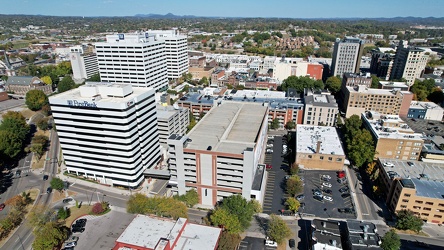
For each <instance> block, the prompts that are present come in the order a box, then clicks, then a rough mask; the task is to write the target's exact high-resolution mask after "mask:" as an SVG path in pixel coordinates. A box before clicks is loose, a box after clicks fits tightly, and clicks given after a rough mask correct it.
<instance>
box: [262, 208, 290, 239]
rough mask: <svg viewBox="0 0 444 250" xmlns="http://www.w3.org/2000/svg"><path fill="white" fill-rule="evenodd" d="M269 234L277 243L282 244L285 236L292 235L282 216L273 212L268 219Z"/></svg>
mask: <svg viewBox="0 0 444 250" xmlns="http://www.w3.org/2000/svg"><path fill="white" fill-rule="evenodd" d="M267 234H268V236H269V237H270V238H271V239H272V240H274V241H276V243H278V244H282V243H283V242H284V240H285V238H287V237H290V235H291V229H290V228H289V227H288V225H287V223H285V221H284V220H283V219H282V218H280V217H279V216H277V215H275V214H272V215H270V218H269V220H268V230H267Z"/></svg>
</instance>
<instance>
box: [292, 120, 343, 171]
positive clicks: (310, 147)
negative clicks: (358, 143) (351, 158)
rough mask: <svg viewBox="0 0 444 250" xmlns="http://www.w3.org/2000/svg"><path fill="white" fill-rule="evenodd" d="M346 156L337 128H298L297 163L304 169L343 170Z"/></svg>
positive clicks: (306, 126) (304, 126)
mask: <svg viewBox="0 0 444 250" xmlns="http://www.w3.org/2000/svg"><path fill="white" fill-rule="evenodd" d="M344 162H345V154H344V150H343V149H342V145H341V141H340V140H339V135H338V133H337V131H336V128H335V127H328V126H312V125H300V124H298V125H297V126H296V163H297V164H299V167H300V168H304V169H324V170H342V169H343V167H344Z"/></svg>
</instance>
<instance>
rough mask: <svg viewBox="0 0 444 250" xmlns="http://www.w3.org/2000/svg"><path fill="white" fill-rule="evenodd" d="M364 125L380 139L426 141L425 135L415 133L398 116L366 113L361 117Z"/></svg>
mask: <svg viewBox="0 0 444 250" xmlns="http://www.w3.org/2000/svg"><path fill="white" fill-rule="evenodd" d="M361 118H362V121H363V123H364V124H365V125H366V126H367V128H368V129H370V132H371V133H372V134H373V135H374V136H375V137H376V138H378V139H381V138H385V139H408V140H420V141H422V140H424V135H423V134H420V133H415V131H413V129H411V128H410V127H409V125H408V124H407V123H405V122H404V121H403V120H402V119H401V118H400V117H399V116H398V115H381V114H379V113H377V112H366V113H362V115H361Z"/></svg>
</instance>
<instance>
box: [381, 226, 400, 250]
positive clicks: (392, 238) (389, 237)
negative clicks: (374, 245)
mask: <svg viewBox="0 0 444 250" xmlns="http://www.w3.org/2000/svg"><path fill="white" fill-rule="evenodd" d="M381 248H382V249H383V250H398V249H400V248H401V239H400V238H399V235H398V234H397V233H396V232H395V230H393V229H391V230H390V231H388V232H387V233H386V234H385V235H384V237H382V243H381Z"/></svg>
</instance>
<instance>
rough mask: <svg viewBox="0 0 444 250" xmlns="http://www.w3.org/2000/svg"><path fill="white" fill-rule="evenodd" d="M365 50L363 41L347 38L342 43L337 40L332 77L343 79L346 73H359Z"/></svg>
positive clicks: (332, 64) (332, 63)
mask: <svg viewBox="0 0 444 250" xmlns="http://www.w3.org/2000/svg"><path fill="white" fill-rule="evenodd" d="M363 48H364V45H363V42H362V41H361V39H358V38H354V37H346V38H344V39H343V40H342V41H341V40H340V39H339V38H337V39H336V42H335V46H334V49H333V60H332V62H331V72H332V75H333V76H339V77H342V75H343V74H344V73H359V67H360V65H361V56H362V52H363Z"/></svg>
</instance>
